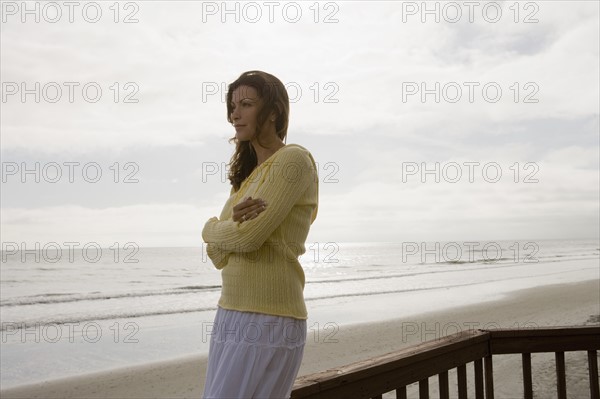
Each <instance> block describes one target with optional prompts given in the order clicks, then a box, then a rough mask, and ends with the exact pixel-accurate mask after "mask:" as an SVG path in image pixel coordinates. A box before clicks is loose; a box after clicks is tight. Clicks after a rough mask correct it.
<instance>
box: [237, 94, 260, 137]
mask: <svg viewBox="0 0 600 399" xmlns="http://www.w3.org/2000/svg"><path fill="white" fill-rule="evenodd" d="M259 107H260V98H259V97H258V92H257V91H256V89H255V88H254V87H250V86H240V87H238V88H237V89H235V90H234V91H233V93H232V95H231V115H230V116H231V120H232V121H233V126H234V128H235V136H236V138H237V139H238V140H239V141H248V140H250V139H252V138H253V137H254V134H255V132H256V125H257V121H256V119H257V116H258V111H259Z"/></svg>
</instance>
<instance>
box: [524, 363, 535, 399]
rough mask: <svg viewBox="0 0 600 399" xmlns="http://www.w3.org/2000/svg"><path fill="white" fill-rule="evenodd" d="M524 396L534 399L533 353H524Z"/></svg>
mask: <svg viewBox="0 0 600 399" xmlns="http://www.w3.org/2000/svg"><path fill="white" fill-rule="evenodd" d="M522 358H523V397H524V398H525V399H533V383H532V381H531V353H523V354H522Z"/></svg>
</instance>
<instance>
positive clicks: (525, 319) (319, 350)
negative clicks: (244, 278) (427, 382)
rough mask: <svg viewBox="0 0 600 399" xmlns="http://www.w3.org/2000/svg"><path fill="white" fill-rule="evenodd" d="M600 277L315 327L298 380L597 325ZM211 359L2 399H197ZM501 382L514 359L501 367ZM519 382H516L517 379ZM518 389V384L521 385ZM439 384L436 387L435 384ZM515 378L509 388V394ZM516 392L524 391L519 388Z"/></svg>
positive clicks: (46, 385) (13, 392)
mask: <svg viewBox="0 0 600 399" xmlns="http://www.w3.org/2000/svg"><path fill="white" fill-rule="evenodd" d="M599 315H600V290H599V281H598V280H589V281H584V282H578V283H564V284H554V285H547V286H542V287H536V288H527V289H522V290H518V291H514V292H513V293H511V294H509V295H506V296H503V297H500V298H497V299H494V300H490V301H486V302H482V303H478V304H471V305H467V306H459V307H453V308H448V309H445V310H443V311H431V312H426V313H422V314H418V315H413V316H407V317H403V318H395V319H390V320H385V321H379V322H366V323H355V324H348V325H340V326H337V327H336V326H335V325H334V326H332V328H330V329H329V330H326V331H323V330H309V335H308V336H307V342H306V347H305V353H304V358H303V361H302V366H301V368H300V371H299V373H298V376H302V375H307V374H311V373H314V372H317V371H323V370H326V369H329V368H334V367H339V366H342V365H346V364H349V363H353V362H356V361H359V360H364V359H368V358H371V357H375V356H379V355H382V354H385V353H388V352H392V351H395V350H398V349H400V348H403V347H406V346H411V345H415V344H418V343H421V342H424V341H428V340H432V339H437V338H441V337H442V336H444V335H448V334H452V333H454V332H457V331H459V330H460V329H471V328H475V329H477V328H494V327H502V328H519V327H521V328H523V327H535V326H540V327H541V326H561V325H564V326H567V325H585V324H588V325H589V324H598V317H599ZM206 361H207V356H206V355H197V354H194V355H188V356H185V357H178V358H175V359H169V360H164V361H160V362H155V363H147V364H143V365H140V366H127V367H121V368H115V369H111V370H107V371H99V372H94V373H88V374H82V375H77V376H70V377H64V378H61V379H55V380H49V381H44V382H39V383H33V384H27V385H20V386H14V387H11V388H8V389H5V390H1V391H0V394H1V396H2V397H3V398H6V399H9V398H84V397H85V398H123V397H136V398H191V397H200V396H201V394H202V388H203V386H204V374H205V371H206ZM494 367H495V368H494V374H495V377H496V379H498V380H500V379H502V375H505V374H510V372H511V369H514V366H512V365H511V363H510V362H504V361H501V362H498V366H496V364H495V365H494ZM571 369H573V367H571ZM513 379H514V378H513ZM514 383H516V384H517V388H516V389H520V388H518V383H519V381H514ZM432 385H435V384H432ZM512 385H514V384H513V381H508V383H507V384H505V386H506V389H509V390H510V387H512ZM516 392H520V390H517V391H516Z"/></svg>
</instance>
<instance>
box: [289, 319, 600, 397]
mask: <svg viewBox="0 0 600 399" xmlns="http://www.w3.org/2000/svg"><path fill="white" fill-rule="evenodd" d="M599 349H600V327H595V326H591V327H554V328H527V329H518V330H511V329H494V330H468V331H463V332H460V333H457V334H454V335H449V336H447V337H444V338H441V339H438V340H433V341H428V342H424V343H422V344H419V345H416V346H412V347H409V348H405V349H402V350H399V351H397V352H392V353H389V354H386V355H382V356H379V357H376V358H372V359H368V360H364V361H360V362H357V363H352V364H350V365H347V366H344V367H339V368H335V369H331V370H327V371H322V372H319V373H316V374H311V375H306V376H303V377H300V378H298V379H297V380H296V383H295V384H294V389H293V391H292V396H291V397H292V398H293V399H299V398H307V399H308V398H311V399H312V398H315V399H316V398H322V399H337V398H340V399H342V398H343V399H351V398H381V397H382V396H381V395H382V394H384V393H387V392H393V391H395V392H396V398H406V386H407V385H410V384H413V383H416V382H418V383H419V398H420V399H427V398H429V377H431V376H435V375H437V376H438V384H439V397H440V398H441V399H447V398H449V396H450V392H449V384H448V371H449V370H451V369H454V368H456V374H457V387H458V397H459V398H460V399H463V398H467V364H468V363H470V362H473V367H474V379H475V381H474V389H475V398H477V399H483V398H485V399H493V398H494V378H493V364H492V356H493V355H500V354H515V353H519V354H521V357H522V364H523V396H524V398H526V399H528V398H533V389H532V386H533V385H532V375H531V354H532V353H536V352H554V353H555V357H556V377H557V378H556V380H557V394H558V398H559V399H565V398H566V397H567V390H566V378H565V357H564V353H565V352H566V351H587V354H588V369H589V389H590V398H592V399H600V394H599V388H598V359H597V352H596V351H597V350H599ZM500 383H502V381H500ZM520 394H521V393H520V392H515V397H517V396H519V395H520ZM453 396H455V395H453Z"/></svg>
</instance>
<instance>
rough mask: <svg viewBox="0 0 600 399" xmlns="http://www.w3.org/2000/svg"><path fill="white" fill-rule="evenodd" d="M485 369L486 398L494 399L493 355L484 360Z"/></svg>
mask: <svg viewBox="0 0 600 399" xmlns="http://www.w3.org/2000/svg"><path fill="white" fill-rule="evenodd" d="M483 363H484V367H485V398H486V399H494V367H493V365H492V355H489V356H486V357H485V358H484V359H483Z"/></svg>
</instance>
